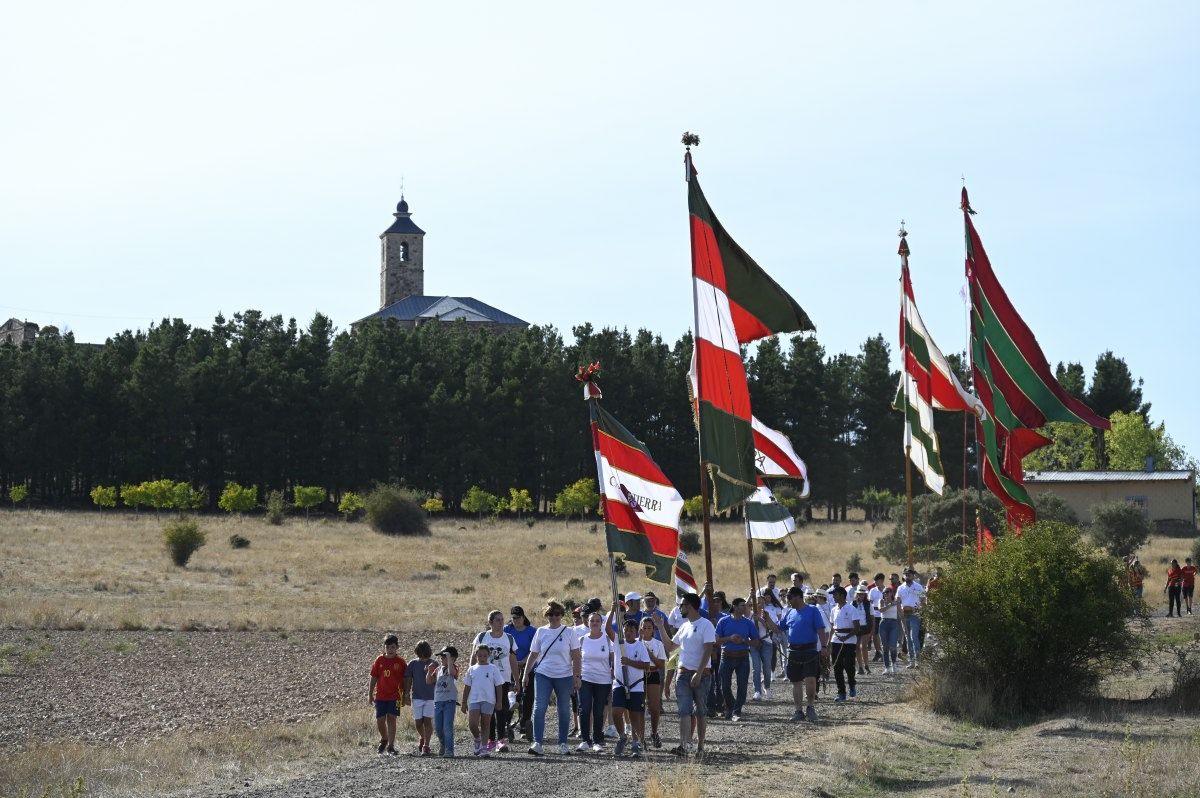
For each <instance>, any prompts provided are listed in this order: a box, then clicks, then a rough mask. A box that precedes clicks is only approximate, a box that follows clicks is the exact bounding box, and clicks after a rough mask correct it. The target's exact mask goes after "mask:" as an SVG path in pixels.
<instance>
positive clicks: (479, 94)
mask: <svg viewBox="0 0 1200 798" xmlns="http://www.w3.org/2000/svg"><path fill="white" fill-rule="evenodd" d="M1197 40H1200V4H1196V3H1194V2H1159V3H1143V4H1132V5H1131V4H1128V3H1120V4H1118V3H1107V2H1087V3H1082V2H1079V3H1071V2H1066V3H1040V2H1039V3H1021V2H1009V3H988V4H983V3H963V2H956V3H943V2H907V3H906V2H899V3H888V4H883V3H794V2H790V3H754V4H730V3H710V2H693V3H689V4H686V5H679V4H667V3H661V4H659V3H653V4H652V3H636V4H634V3H630V4H619V3H618V4H612V3H609V4H602V5H600V4H578V3H561V2H557V3H551V2H545V3H539V2H529V3H516V4H513V3H507V4H496V3H411V2H395V0H393V2H386V3H372V2H356V3H343V4H337V5H336V6H335V4H322V3H306V2H292V3H289V4H287V5H286V6H284V5H283V4H278V3H263V2H237V3H227V2H209V3H204V4H199V5H197V4H192V5H190V6H184V5H180V4H175V3H160V2H122V3H116V4H112V3H109V4H96V3H83V2H75V3H63V2H48V3H24V4H18V5H12V6H10V7H9V8H7V9H6V11H5V14H4V24H3V25H0V103H2V104H3V109H4V115H3V122H2V123H0V186H3V189H2V190H0V268H2V269H3V272H2V273H3V284H2V288H0V321H2V320H3V319H4V318H8V317H10V316H15V317H18V318H28V319H29V320H31V321H35V322H38V323H39V324H43V325H45V324H55V325H58V326H60V327H63V328H66V329H70V330H71V331H73V332H74V333H75V335H76V338H77V339H78V340H81V341H91V342H101V341H103V340H105V338H107V337H108V336H110V335H112V334H114V333H116V332H119V331H121V330H124V329H139V328H141V329H145V328H146V327H147V326H148V325H149V324H150V323H152V322H154V321H156V320H159V319H162V318H164V317H180V318H183V319H185V320H187V321H189V322H191V323H193V324H197V325H208V324H210V323H211V321H212V319H213V317H214V316H215V315H216V314H218V313H224V314H226V315H227V316H228V315H230V314H232V313H234V312H237V311H240V310H245V309H248V308H255V309H259V310H262V311H263V312H265V313H268V314H272V315H273V314H280V315H282V316H284V317H285V318H287V317H294V318H296V319H297V320H298V321H299V322H300V323H301V324H306V323H307V322H308V321H309V320H310V319H311V318H312V316H313V314H314V313H316V312H321V313H324V314H326V315H327V316H329V317H331V318H332V319H333V320H334V322H335V324H337V325H338V327H339V328H342V329H345V328H348V326H349V324H350V323H351V322H353V321H355V320H357V319H358V318H361V317H362V316H364V315H367V314H369V313H371V312H373V311H374V310H376V309H377V308H378V297H379V243H380V242H379V238H378V236H379V234H380V233H381V232H383V230H384V229H385V228H386V227H387V226H388V225H389V224H390V223H391V221H392V216H391V214H392V212H393V209H394V206H395V204H396V202H397V201H398V200H399V198H400V193H401V185H402V184H403V188H404V193H405V195H406V198H407V199H408V201H409V204H410V206H411V210H412V214H413V220H414V221H415V222H416V223H417V224H418V225H420V226H421V227H422V228H423V229H424V230H425V231H426V233H427V235H426V238H425V292H426V293H427V294H434V295H444V294H448V295H459V296H462V295H466V296H474V297H476V298H478V299H481V300H483V301H485V302H488V303H489V304H492V305H495V306H496V307H499V308H501V309H503V310H505V311H508V312H509V313H512V314H514V315H516V316H519V317H521V318H523V319H525V320H527V321H529V322H532V323H537V324H551V325H554V326H555V327H557V328H558V329H559V330H561V331H562V332H563V334H564V335H565V336H566V337H567V338H568V339H570V335H571V333H570V331H571V328H572V327H573V326H575V325H577V324H580V323H583V322H590V323H592V324H593V325H594V326H596V327H601V326H618V327H628V328H629V329H630V330H636V329H637V328H641V327H644V328H647V329H650V330H653V331H655V332H658V333H661V334H662V335H663V337H664V338H666V339H667V340H669V341H674V340H675V339H677V338H678V337H679V335H681V334H682V333H684V332H685V331H687V330H688V329H690V327H691V324H692V306H691V280H690V266H689V246H688V238H687V210H686V187H685V184H684V181H683V166H682V155H683V153H682V147H681V145H680V143H679V138H680V134H681V133H682V132H683V131H684V130H690V131H693V132H695V133H697V134H699V135H700V137H701V145H700V146H699V147H698V148H697V150H696V152H695V162H696V166H697V169H698V170H699V173H700V177H701V181H702V183H703V186H704V189H705V192H706V194H707V196H708V199H709V202H710V203H711V205H712V206H713V209H714V210H715V212H716V213H717V214H718V215H719V217H720V219H721V221H722V222H723V224H724V225H725V227H726V229H727V230H728V231H729V232H730V233H731V234H732V235H733V236H734V237H735V238H736V239H737V240H738V242H739V243H740V244H741V245H742V246H743V247H744V248H745V249H746V250H747V251H748V252H750V253H751V254H752V255H753V256H754V257H755V259H756V260H757V261H758V262H759V263H760V264H761V265H762V266H763V267H764V268H765V269H767V271H768V272H770V273H771V275H772V276H773V277H775V279H776V280H777V281H778V282H780V283H781V284H782V285H783V286H784V287H785V288H786V289H787V290H788V291H789V292H790V293H791V294H792V295H793V296H794V297H795V298H796V299H797V300H798V301H799V302H800V303H801V305H802V306H803V307H804V308H805V310H806V311H807V312H808V314H809V315H810V316H811V317H812V319H813V321H814V322H815V323H816V325H817V337H818V339H819V340H820V341H821V343H822V344H823V345H824V347H825V349H826V351H827V352H828V353H829V354H834V353H837V352H843V351H845V352H854V351H857V349H858V347H859V346H860V345H861V344H862V342H863V341H864V340H865V339H866V338H867V337H869V336H872V335H875V334H878V333H881V332H882V333H884V334H885V335H886V336H887V338H888V340H889V341H892V342H893V348H894V338H895V336H896V332H895V331H896V327H897V322H896V319H897V315H898V298H899V287H898V282H897V280H898V276H899V262H898V259H897V257H896V246H897V238H896V231H897V229H898V227H899V223H900V220H901V219H903V220H904V221H905V224H906V226H907V228H908V230H909V244H910V246H911V248H912V259H911V263H912V274H913V282H914V287H915V291H916V298H917V302H918V305H919V306H920V308H921V311H922V314H923V316H924V318H925V322H926V325H927V326H928V327H929V329H930V331H931V332H932V334H933V335H934V337H935V339H936V340H937V341H938V342H939V344H940V346H941V348H942V349H943V350H945V351H947V352H950V351H957V350H961V349H963V348H964V337H965V315H964V309H963V304H962V301H961V299H960V296H959V289H960V287H961V285H962V282H963V277H962V274H963V243H962V235H963V234H962V216H961V213H960V212H959V210H958V204H959V191H960V190H961V187H962V185H963V180H964V179H965V181H966V184H967V187H968V189H969V190H970V192H971V201H972V205H973V206H974V208H975V209H976V210H977V211H978V214H979V215H978V216H976V217H975V223H976V226H977V227H978V229H979V232H980V235H981V236H982V239H983V242H984V244H985V246H986V247H987V250H988V254H989V255H990V257H991V260H992V263H993V266H994V267H995V269H996V271H997V273H998V275H999V277H1000V280H1001V281H1002V283H1003V284H1004V285H1005V287H1006V289H1007V290H1008V293H1009V295H1010V297H1011V298H1012V300H1013V302H1014V304H1015V305H1016V307H1017V309H1018V311H1019V312H1020V313H1021V314H1022V315H1023V316H1024V318H1025V320H1026V321H1027V323H1028V324H1029V326H1030V327H1031V328H1032V329H1033V330H1034V332H1035V334H1036V335H1037V336H1038V339H1039V341H1040V342H1041V344H1042V348H1043V350H1044V351H1045V353H1046V356H1047V358H1048V359H1049V360H1050V362H1051V363H1052V364H1053V363H1057V362H1059V361H1079V362H1082V363H1084V365H1085V367H1086V368H1087V370H1088V372H1089V374H1090V371H1091V367H1092V364H1093V363H1094V362H1095V359H1096V356H1097V355H1099V354H1100V353H1102V352H1104V351H1106V350H1112V351H1113V352H1114V353H1116V354H1117V355H1118V356H1120V357H1122V358H1124V359H1125V360H1126V362H1127V363H1128V364H1129V366H1130V369H1131V370H1132V372H1133V373H1134V375H1135V376H1137V377H1141V378H1144V380H1145V386H1144V390H1145V398H1146V399H1147V400H1149V401H1151V402H1152V403H1153V409H1152V419H1153V420H1154V421H1156V422H1157V421H1165V422H1166V424H1167V429H1168V432H1169V433H1170V434H1171V435H1172V436H1173V437H1174V438H1175V440H1176V441H1177V442H1178V443H1180V444H1182V445H1183V446H1184V447H1185V448H1186V449H1187V450H1188V452H1189V453H1190V454H1192V455H1193V456H1196V455H1200V416H1197V414H1195V413H1194V412H1193V404H1194V402H1193V398H1194V397H1195V396H1197V395H1200V376H1198V371H1197V369H1196V367H1195V356H1194V351H1195V340H1194V339H1195V333H1196V321H1195V316H1194V314H1193V306H1194V304H1195V302H1196V300H1197V297H1198V296H1200V291H1198V290H1197V289H1198V288H1200V280H1198V279H1197V276H1196V274H1197V266H1198V265H1200V264H1198V263H1197V255H1196V252H1197V250H1196V248H1195V246H1193V238H1194V230H1195V226H1196V225H1195V219H1196V217H1197V204H1198V203H1197V200H1198V199H1200V196H1198V193H1200V192H1198V189H1197V186H1198V185H1200V180H1198V178H1200V156H1198V155H1197V142H1200V80H1197V76H1198V75H1200V48H1198V47H1197V46H1196V44H1195V43H1196V41H1197ZM893 355H895V353H893ZM897 366H898V360H897ZM610 390H611V389H610Z"/></svg>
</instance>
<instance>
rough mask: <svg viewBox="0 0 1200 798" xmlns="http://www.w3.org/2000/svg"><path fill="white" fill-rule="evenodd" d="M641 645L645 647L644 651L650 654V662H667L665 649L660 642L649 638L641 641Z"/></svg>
mask: <svg viewBox="0 0 1200 798" xmlns="http://www.w3.org/2000/svg"><path fill="white" fill-rule="evenodd" d="M642 644H643V645H645V646H646V650H647V651H648V652H650V661H651V662H653V661H654V660H662V662H663V664H664V665H665V664H666V661H667V647H666V646H664V645H663V643H662V641H661V640H658V639H656V638H653V637H652V638H650V639H649V640H643V641H642Z"/></svg>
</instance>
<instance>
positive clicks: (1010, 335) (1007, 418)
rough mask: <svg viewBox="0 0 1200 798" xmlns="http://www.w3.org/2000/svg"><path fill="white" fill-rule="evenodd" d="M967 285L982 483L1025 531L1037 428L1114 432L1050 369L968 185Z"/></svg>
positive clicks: (1039, 441) (1041, 440) (1030, 516)
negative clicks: (1011, 292)
mask: <svg viewBox="0 0 1200 798" xmlns="http://www.w3.org/2000/svg"><path fill="white" fill-rule="evenodd" d="M962 211H963V221H964V224H965V226H966V246H967V257H966V272H967V286H968V288H969V289H970V292H971V368H972V377H973V381H974V383H975V391H976V393H977V394H978V395H979V398H980V400H981V401H982V402H983V406H984V408H985V409H986V410H987V412H986V413H983V414H981V415H980V416H979V417H978V418H977V419H976V424H977V432H978V434H979V437H980V439H981V441H982V442H983V449H984V457H983V482H984V484H985V485H987V487H988V490H990V491H992V493H994V494H996V496H997V498H999V499H1000V501H1001V502H1002V503H1003V504H1004V506H1005V508H1006V509H1007V511H1008V521H1009V524H1010V525H1011V526H1013V527H1014V528H1017V529H1019V528H1020V527H1021V526H1022V525H1023V524H1026V523H1029V522H1032V521H1033V520H1034V519H1035V517H1036V513H1035V511H1034V508H1033V501H1032V500H1031V499H1030V497H1029V493H1028V492H1027V491H1026V490H1025V484H1024V483H1025V473H1024V471H1023V470H1022V468H1021V459H1022V458H1023V457H1024V456H1025V455H1027V454H1029V453H1030V452H1032V451H1033V450H1035V449H1037V448H1040V447H1042V446H1045V445H1047V444H1048V443H1050V440H1049V439H1048V438H1046V437H1044V436H1042V435H1041V434H1040V433H1038V432H1037V429H1038V428H1039V427H1042V426H1044V425H1045V424H1046V423H1047V422H1049V421H1069V422H1074V423H1078V424H1087V425H1089V426H1092V427H1097V428H1099V429H1108V428H1109V426H1110V425H1109V422H1108V420H1107V419H1105V418H1103V417H1101V416H1099V415H1097V414H1096V413H1095V412H1093V411H1092V409H1091V408H1089V407H1088V406H1087V405H1085V404H1084V403H1083V402H1081V401H1079V400H1078V399H1076V398H1074V397H1073V396H1071V395H1070V394H1068V393H1067V392H1066V391H1065V390H1064V389H1063V387H1062V386H1061V385H1060V384H1059V382H1058V380H1057V379H1056V378H1055V376H1054V373H1053V372H1052V371H1051V370H1050V364H1049V363H1048V362H1047V361H1046V356H1045V355H1044V354H1043V353H1042V349H1041V347H1040V346H1039V345H1038V342H1037V339H1036V338H1034V336H1033V332H1032V331H1031V330H1030V329H1029V327H1028V326H1027V325H1026V324H1025V322H1024V320H1023V319H1022V318H1021V316H1020V315H1019V314H1018V313H1017V311H1016V308H1014V307H1013V304H1012V302H1011V301H1010V300H1009V298H1008V294H1007V293H1005V291H1004V288H1003V287H1002V286H1001V285H1000V281H999V280H998V279H996V274H995V272H994V271H992V264H991V262H990V261H989V260H988V256H987V253H986V252H985V251H984V249H983V242H982V241H981V240H980V238H979V233H978V232H977V231H976V230H975V225H974V223H972V221H971V216H973V215H974V214H975V211H973V210H972V209H971V204H970V201H969V199H968V198H967V189H966V188H965V187H964V188H963V190H962Z"/></svg>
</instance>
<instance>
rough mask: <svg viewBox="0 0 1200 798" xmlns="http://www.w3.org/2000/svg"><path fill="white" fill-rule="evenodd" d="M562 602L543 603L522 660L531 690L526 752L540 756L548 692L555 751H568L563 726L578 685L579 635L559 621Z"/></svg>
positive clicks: (568, 720)
mask: <svg viewBox="0 0 1200 798" xmlns="http://www.w3.org/2000/svg"><path fill="white" fill-rule="evenodd" d="M563 613H564V610H563V605H561V604H559V603H558V602H557V601H551V602H549V603H547V604H546V609H545V610H544V611H543V612H542V615H543V617H545V618H546V621H547V624H546V625H545V626H542V627H539V628H538V630H537V631H536V632H534V634H533V643H532V644H530V646H529V659H528V660H526V662H525V677H524V678H525V689H526V690H529V689H532V690H533V706H534V709H533V743H532V744H530V746H529V753H530V754H532V755H533V756H541V755H542V754H543V750H542V740H543V737H544V736H545V732H546V712H547V710H548V709H549V707H550V693H551V692H553V693H554V695H555V702H556V703H557V704H558V752H559V753H560V754H564V755H566V754H569V753H571V749H570V748H568V747H567V730H568V728H570V725H571V693H572V692H575V691H577V690H578V689H579V684H580V675H581V670H582V660H581V659H580V654H579V636H578V635H576V634H575V633H574V632H573V631H572V630H571V628H570V627H569V626H566V625H564V624H563V622H562V619H563Z"/></svg>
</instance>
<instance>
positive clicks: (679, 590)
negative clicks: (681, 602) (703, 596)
mask: <svg viewBox="0 0 1200 798" xmlns="http://www.w3.org/2000/svg"><path fill="white" fill-rule="evenodd" d="M675 593H676V595H679V596H683V595H686V594H688V593H695V594H696V595H699V594H700V586H699V585H697V584H696V577H695V576H693V575H692V566H691V563H689V562H688V558H687V555H686V554H684V553H683V549H680V550H679V556H678V558H676V560H675Z"/></svg>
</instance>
